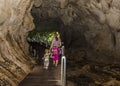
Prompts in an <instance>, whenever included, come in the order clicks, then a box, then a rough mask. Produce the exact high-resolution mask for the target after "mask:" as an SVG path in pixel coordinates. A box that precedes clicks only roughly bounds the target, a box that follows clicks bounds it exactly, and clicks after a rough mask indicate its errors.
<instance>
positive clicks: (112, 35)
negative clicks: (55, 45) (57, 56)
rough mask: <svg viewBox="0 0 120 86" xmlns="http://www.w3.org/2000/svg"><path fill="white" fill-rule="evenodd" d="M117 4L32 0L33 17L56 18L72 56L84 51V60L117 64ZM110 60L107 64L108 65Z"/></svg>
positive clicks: (97, 0) (119, 25)
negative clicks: (58, 20) (33, 1)
mask: <svg viewBox="0 0 120 86" xmlns="http://www.w3.org/2000/svg"><path fill="white" fill-rule="evenodd" d="M119 2H120V1H119V0H49V1H46V0H35V4H34V7H33V8H32V13H33V14H34V15H36V17H38V18H39V19H41V20H42V19H50V18H59V19H60V20H62V22H63V27H60V29H61V34H62V36H63V37H62V39H63V41H64V43H65V46H66V48H69V49H70V50H71V52H73V53H75V52H74V51H75V50H77V51H80V49H83V50H85V52H86V53H87V57H86V58H87V59H89V60H94V61H100V62H106V61H107V62H108V63H111V62H112V63H117V61H118V62H119V60H120V58H119V57H120V54H119V51H120V41H119V38H120V37H119V36H120V33H119V32H120V21H119V20H120V15H119V13H120V4H119ZM108 59H109V61H108Z"/></svg>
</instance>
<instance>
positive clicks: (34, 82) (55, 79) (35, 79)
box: [18, 65, 61, 86]
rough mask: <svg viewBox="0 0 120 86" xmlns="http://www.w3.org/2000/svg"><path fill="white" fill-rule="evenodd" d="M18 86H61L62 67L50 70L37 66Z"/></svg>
mask: <svg viewBox="0 0 120 86" xmlns="http://www.w3.org/2000/svg"><path fill="white" fill-rule="evenodd" d="M18 86H61V85H60V65H59V66H58V67H52V68H50V69H48V70H45V69H43V67H41V66H36V67H35V68H34V69H33V71H32V72H31V73H30V74H29V75H28V76H27V77H26V78H25V79H24V80H23V81H22V82H21V83H20V84H19V85H18Z"/></svg>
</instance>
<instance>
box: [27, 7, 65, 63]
mask: <svg viewBox="0 0 120 86" xmlns="http://www.w3.org/2000/svg"><path fill="white" fill-rule="evenodd" d="M36 9H38V8H36V7H34V6H33V8H32V10H31V15H32V17H33V22H34V25H35V28H34V30H32V31H29V33H28V36H27V37H26V38H27V42H28V44H29V53H30V55H31V57H32V58H33V59H35V60H36V63H37V64H40V65H41V64H43V62H42V57H43V55H44V52H45V49H46V48H47V49H50V44H51V42H52V39H53V34H54V33H55V32H57V34H58V37H59V38H60V39H61V38H62V37H63V36H62V35H61V30H60V29H61V27H62V26H63V23H62V21H61V20H60V19H59V18H48V17H44V16H43V15H39V11H35V10H36ZM62 44H63V41H62Z"/></svg>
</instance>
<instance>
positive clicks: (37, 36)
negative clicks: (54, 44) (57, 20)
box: [27, 30, 54, 45]
mask: <svg viewBox="0 0 120 86" xmlns="http://www.w3.org/2000/svg"><path fill="white" fill-rule="evenodd" d="M53 34H54V32H39V31H35V30H34V31H31V32H30V33H29V34H28V36H27V41H29V42H38V43H45V44H48V45H50V44H51V41H52V39H53Z"/></svg>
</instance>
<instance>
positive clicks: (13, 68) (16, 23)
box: [0, 0, 34, 86]
mask: <svg viewBox="0 0 120 86" xmlns="http://www.w3.org/2000/svg"><path fill="white" fill-rule="evenodd" d="M32 5H33V2H32V0H0V86H17V85H18V83H19V82H20V81H21V80H23V79H24V77H25V76H26V75H27V74H28V73H29V72H30V68H31V67H32V65H33V63H34V61H33V60H32V59H31V58H30V56H29V55H28V47H27V46H28V45H27V42H26V38H25V37H26V35H27V32H28V31H30V30H32V29H33V28H34V24H33V22H32V20H33V18H32V17H31V14H30V9H31V7H32Z"/></svg>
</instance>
